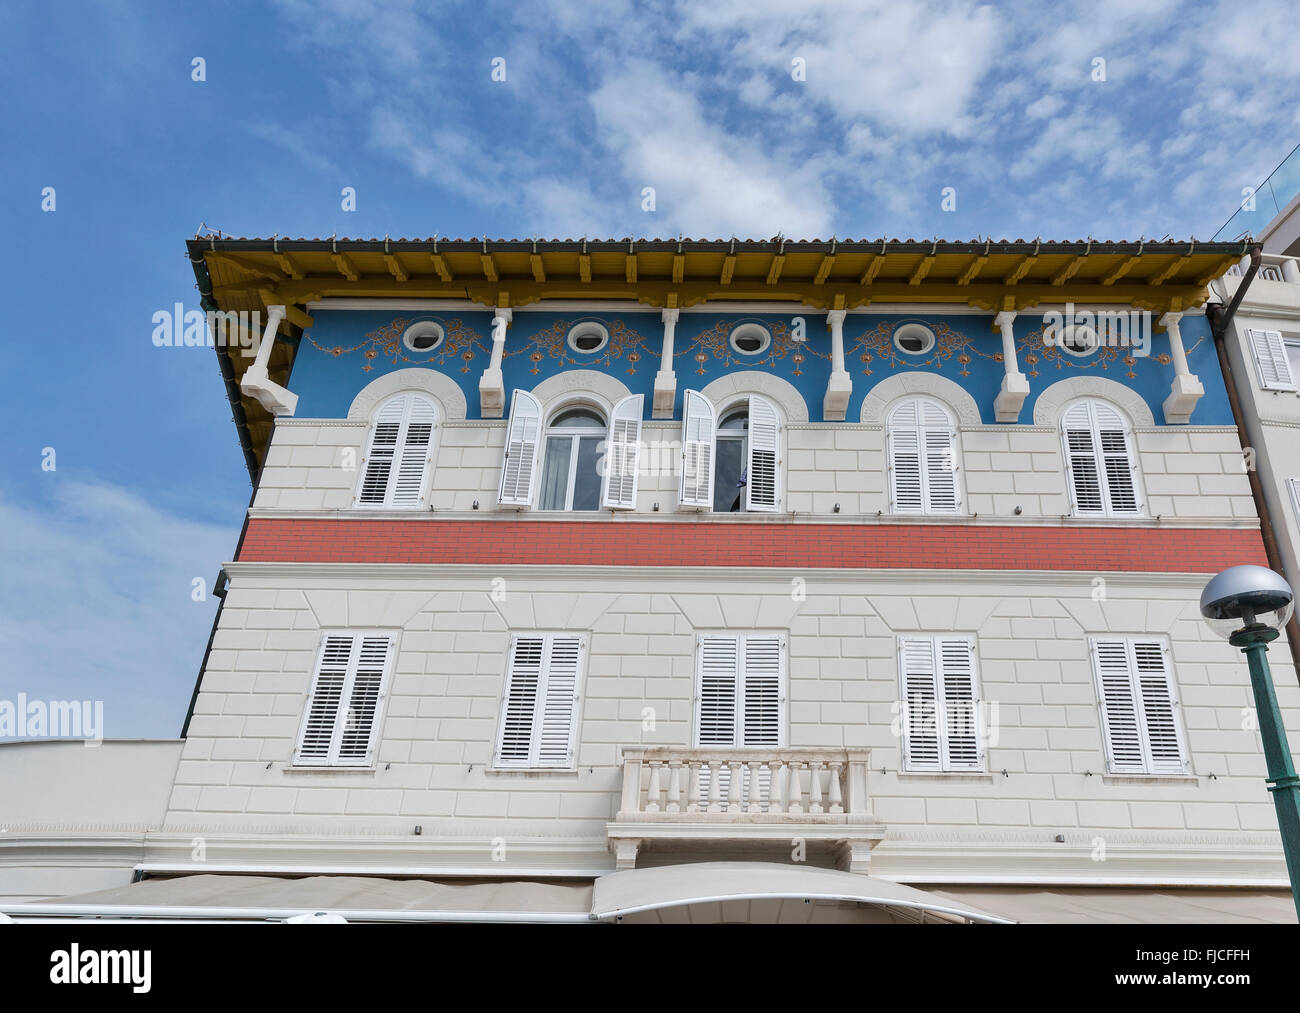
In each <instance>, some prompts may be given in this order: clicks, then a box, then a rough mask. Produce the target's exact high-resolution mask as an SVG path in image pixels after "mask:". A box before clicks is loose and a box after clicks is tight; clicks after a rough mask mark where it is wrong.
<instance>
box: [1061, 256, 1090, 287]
mask: <svg viewBox="0 0 1300 1013" xmlns="http://www.w3.org/2000/svg"><path fill="white" fill-rule="evenodd" d="M1085 260H1087V255H1086V254H1080V255H1078V256H1075V257H1071V258H1070V260H1069V262H1068V263H1067V264H1066V265H1065V266H1064V267H1063V268H1061V269H1060V270H1059V271H1057V272H1056V273H1055V274H1054V275H1052V284H1053V285H1055V286H1057V287H1058V288H1059V287H1060V286H1062V285H1064V284H1065V283H1066V282H1067V281H1069V280H1070V279H1071V278H1073V277H1074V276H1075V275H1076V274H1078V273H1079V268H1081V267H1083V262H1084V261H1085Z"/></svg>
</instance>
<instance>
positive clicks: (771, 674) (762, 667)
mask: <svg viewBox="0 0 1300 1013" xmlns="http://www.w3.org/2000/svg"><path fill="white" fill-rule="evenodd" d="M741 640H742V643H743V645H744V650H743V654H742V658H741V680H740V686H741V698H742V701H743V703H742V707H743V714H742V719H743V721H742V728H741V734H740V743H739V744H740V745H742V746H781V745H784V744H785V743H784V742H783V741H782V732H783V729H784V726H785V722H784V721H782V720H781V717H782V715H783V714H784V712H785V649H784V643H783V641H782V638H781V637H779V636H759V635H757V634H749V635H746V636H745V637H743V638H741Z"/></svg>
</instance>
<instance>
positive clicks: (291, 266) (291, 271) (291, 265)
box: [275, 253, 307, 281]
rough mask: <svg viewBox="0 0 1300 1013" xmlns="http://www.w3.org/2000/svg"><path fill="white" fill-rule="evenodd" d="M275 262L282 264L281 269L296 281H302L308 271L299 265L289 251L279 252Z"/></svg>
mask: <svg viewBox="0 0 1300 1013" xmlns="http://www.w3.org/2000/svg"><path fill="white" fill-rule="evenodd" d="M275 262H276V263H277V264H279V265H280V270H281V271H283V272H284V273H285V274H287V275H288V276H289V277H290V278H292V279H293V280H294V281H302V279H303V278H305V277H306V276H307V275H306V272H304V271H303V269H302V268H301V267H299V266H298V264H297V262H296V261H295V260H294V259H293V258H292V257H291V256H289V254H287V253H277V254H276V255H275Z"/></svg>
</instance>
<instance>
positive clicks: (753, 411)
mask: <svg viewBox="0 0 1300 1013" xmlns="http://www.w3.org/2000/svg"><path fill="white" fill-rule="evenodd" d="M780 452H781V424H780V416H778V415H777V413H776V408H775V406H774V405H773V404H772V402H771V401H769V400H767V398H764V397H759V396H758V395H757V394H751V395H750V398H749V462H748V471H747V476H746V485H745V509H746V510H775V509H776V508H777V507H778V506H779V505H780V502H781V489H780V471H781V469H780V466H779V462H778V459H777V458H778V455H779V454H780Z"/></svg>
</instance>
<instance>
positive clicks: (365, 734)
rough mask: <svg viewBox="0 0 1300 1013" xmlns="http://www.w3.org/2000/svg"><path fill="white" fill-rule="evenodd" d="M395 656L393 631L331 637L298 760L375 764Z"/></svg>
mask: <svg viewBox="0 0 1300 1013" xmlns="http://www.w3.org/2000/svg"><path fill="white" fill-rule="evenodd" d="M391 655H392V638H391V637H389V636H387V635H379V634H373V635H359V634H358V635H352V634H330V635H327V636H326V637H325V642H324V643H323V644H322V646H321V652H320V660H319V662H318V664H317V667H316V677H315V679H314V680H313V681H312V688H311V693H310V695H309V696H308V698H307V708H306V711H305V713H304V715H303V723H302V728H301V730H300V731H299V733H298V749H297V752H296V756H295V760H294V762H295V763H297V764H300V765H306V764H320V765H329V766H333V765H338V766H354V767H355V766H367V765H369V763H370V762H371V760H372V759H373V756H374V751H375V747H376V742H377V738H378V731H379V716H380V714H381V713H382V710H383V700H384V694H385V691H386V683H387V678H388V672H389V670H390V668H391V660H392V658H391Z"/></svg>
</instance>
